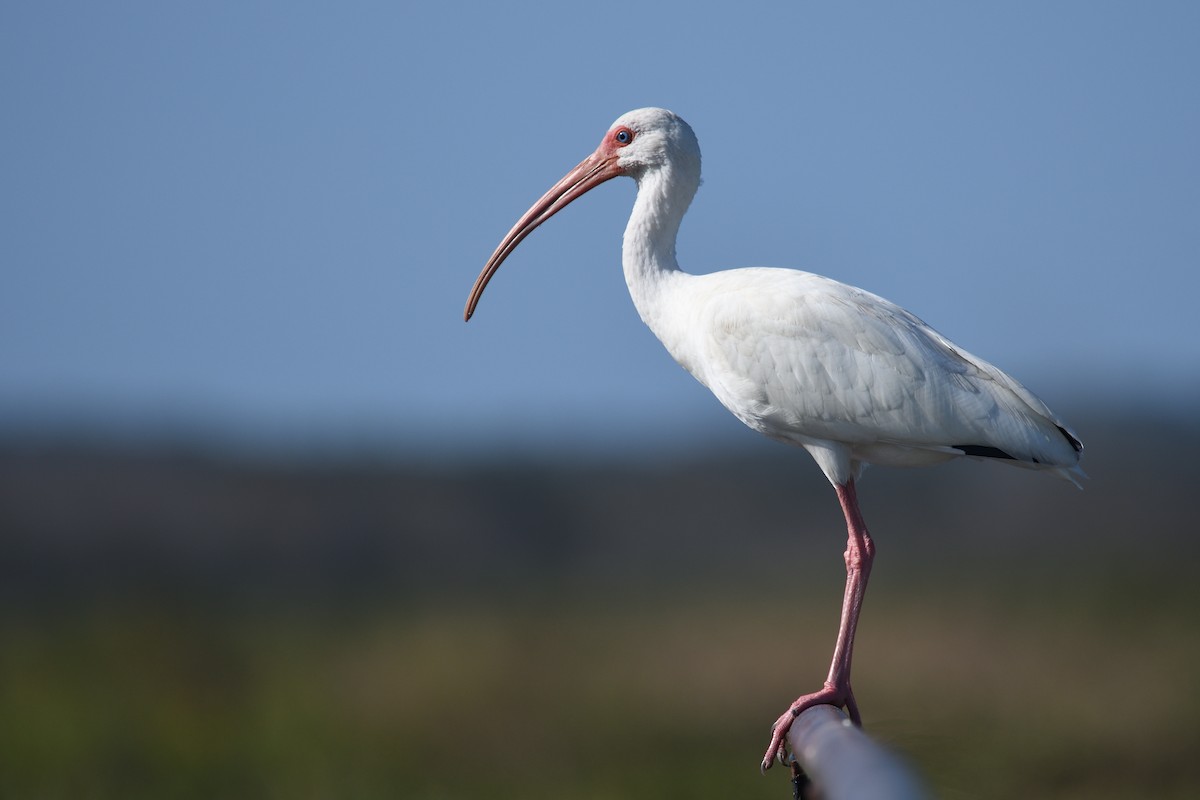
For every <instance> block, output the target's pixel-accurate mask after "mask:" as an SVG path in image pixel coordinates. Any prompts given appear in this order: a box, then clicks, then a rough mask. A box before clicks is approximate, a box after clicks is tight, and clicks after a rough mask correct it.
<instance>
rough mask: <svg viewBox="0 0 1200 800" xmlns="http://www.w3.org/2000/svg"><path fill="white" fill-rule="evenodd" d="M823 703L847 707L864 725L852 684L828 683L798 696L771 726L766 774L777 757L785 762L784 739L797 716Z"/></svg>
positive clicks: (765, 763) (857, 722)
mask: <svg viewBox="0 0 1200 800" xmlns="http://www.w3.org/2000/svg"><path fill="white" fill-rule="evenodd" d="M822 705H828V706H836V707H838V708H844V709H846V713H847V714H848V715H849V717H850V721H851V722H853V723H854V724H855V725H858V726H860V727H861V726H862V718H861V717H859V714H858V704H857V703H855V702H854V692H852V691H851V690H850V685H849V684H846V685H844V686H837V685H834V684H830V683H826V684H825V686H824V688H822V689H821V690H820V691H818V692H813V693H812V694H806V695H802V696H801V697H798V698H796V702H794V703H792V705H791V706H790V707H789V708H788V710H787V711H785V712H783V716H781V717H780V718H779V719H777V720H775V724H774V725H773V726H772V727H771V744H770V745H769V746H768V747H767V752H766V755H764V756H763V760H762V766H761V769H762V771H763V773H764V774H765V773H766V771H767V770H769V769H770V768H771V765H772V764H773V763H774V762H775V760H776V759H778V760H779V763H780V764H783V763H785V760H784V758H785V755H784V754H785V752H786V748H785V747H784V740H785V738H786V737H787V733H788V731H789V730H790V729H791V727H792V723H793V722H795V721H796V717H798V716H800V715H801V714H803V713H804V712H805V711H806V710H808V709H810V708H812V707H813V706H822Z"/></svg>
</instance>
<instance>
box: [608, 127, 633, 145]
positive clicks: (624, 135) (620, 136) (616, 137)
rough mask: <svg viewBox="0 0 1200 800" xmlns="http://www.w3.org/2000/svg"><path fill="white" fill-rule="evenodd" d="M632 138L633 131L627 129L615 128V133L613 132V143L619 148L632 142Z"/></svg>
mask: <svg viewBox="0 0 1200 800" xmlns="http://www.w3.org/2000/svg"><path fill="white" fill-rule="evenodd" d="M633 136H634V134H633V131H632V130H630V129H629V128H617V129H616V130H615V131H613V141H614V142H616V143H617V144H619V145H620V146H621V147H624V146H625V145H627V144H629V143H630V142H632V141H633Z"/></svg>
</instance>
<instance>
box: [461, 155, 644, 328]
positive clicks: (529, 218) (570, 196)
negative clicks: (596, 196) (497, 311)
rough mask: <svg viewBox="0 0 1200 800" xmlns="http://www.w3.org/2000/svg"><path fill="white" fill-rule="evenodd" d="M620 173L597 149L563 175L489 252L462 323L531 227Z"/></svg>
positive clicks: (610, 158)
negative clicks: (497, 245)
mask: <svg viewBox="0 0 1200 800" xmlns="http://www.w3.org/2000/svg"><path fill="white" fill-rule="evenodd" d="M620 174H621V168H620V166H618V165H617V157H616V154H614V153H611V152H604V151H603V149H600V150H597V151H596V152H595V153H592V154H591V155H590V156H588V157H587V158H585V159H584V160H583V161H581V162H580V163H579V166H577V167H575V169H573V170H571V171H570V172H568V173H567V174H566V175H564V176H563V178H562V180H560V181H559V182H558V183H556V184H554V186H552V187H551V188H550V191H548V192H546V193H545V194H544V195H542V198H541V199H540V200H538V201H537V202H536V203H534V204H533V207H532V208H530V209H529V210H528V211H526V212H525V215H524V216H522V217H521V219H519V220H517V224H516V225H514V226H513V229H512V230H511V231H509V232H508V235H507V236H505V237H504V239H503V240H502V241H501V242H500V246H499V247H497V248H496V252H494V253H492V257H491V258H489V259H488V261H487V263H486V264H484V266H483V272H480V273H479V277H478V278H476V279H475V285H474V286H472V287H471V296H470V297H468V298H467V307H466V310H464V311H463V321H464V322H466V321H467V320H470V319H471V316H472V315H473V314H474V313H475V306H476V305H478V304H479V298H480V297H482V296H483V290H484V289H485V288H486V287H487V285H488V281H490V280H491V279H492V276H493V275H495V274H496V270H498V269H500V265H501V264H503V263H504V259H506V258H508V255H509V253H511V252H512V251H513V250H516V249H517V245H519V244H520V243H521V241H522V240H523V239H524V238H525V237H526V236H528V235H529V234H530V233H532V232H533V229H534V228H536V227H537V226H538V225H541V224H542V223H543V222H545V221H546V220H548V219H550V218H551V217H552V216H554V215H555V214H557V213H558V212H559V211H562V210H563V209H564V208H566V207H567V206H568V205H570V203H571V202H572V201H573V200H575V199H576V198H578V197H580V196H581V195H583V194H584V193H586V192H588V191H590V190H592V189H595V188H596V187H597V186H599V185H600V184H602V183H604V182H605V181H607V180H611V179H612V178H615V177H617V176H618V175H620Z"/></svg>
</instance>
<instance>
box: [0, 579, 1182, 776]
mask: <svg viewBox="0 0 1200 800" xmlns="http://www.w3.org/2000/svg"><path fill="white" fill-rule="evenodd" d="M1150 585H1151V586H1159V588H1160V591H1159V592H1158V593H1157V594H1154V593H1149V594H1148V593H1146V591H1145V589H1146V584H1145V583H1136V582H1135V583H1132V584H1128V585H1123V586H1121V585H1105V586H1091V587H1080V586H1070V585H1067V586H1063V587H1058V588H1057V589H1056V591H1055V592H1050V593H1046V594H1041V595H1031V594H1029V593H1023V594H1022V595H1021V596H1019V597H1014V596H1003V595H991V594H984V593H981V592H972V591H971V590H970V588H969V587H957V588H960V589H962V591H953V589H954V588H956V587H953V586H945V587H942V586H938V587H931V586H930V585H929V584H928V583H924V582H923V583H921V584H914V583H907V582H905V581H896V580H893V581H889V582H888V585H887V586H886V587H884V589H883V590H882V591H879V592H877V593H876V594H875V596H872V597H871V598H870V600H869V606H868V614H867V616H866V617H865V618H864V622H863V627H862V631H861V644H860V649H859V651H858V653H857V661H856V663H857V666H856V673H855V678H856V693H857V695H858V697H859V699H860V702H861V704H862V706H863V708H864V714H865V718H866V720H867V724H868V728H869V730H870V731H871V733H873V734H874V735H875V736H876V737H878V738H879V739H881V740H882V741H884V742H885V743H887V744H888V745H889V746H891V747H893V748H894V749H896V750H897V751H899V752H901V753H902V754H904V755H905V756H906V757H908V758H909V759H911V761H912V762H913V763H914V764H915V765H917V766H918V768H919V769H920V770H921V771H922V772H923V773H924V774H925V776H926V777H927V778H928V780H929V781H930V782H931V784H932V785H933V786H935V787H936V788H937V789H938V791H939V793H940V794H941V796H944V797H964V796H971V797H996V798H1000V797H1012V796H1020V797H1080V798H1082V797H1092V798H1095V797H1113V798H1116V797H1128V796H1131V795H1133V796H1147V797H1149V796H1153V797H1180V798H1182V797H1186V796H1191V792H1192V790H1194V788H1195V783H1194V775H1193V774H1192V769H1191V764H1190V758H1191V756H1192V755H1193V754H1194V753H1195V752H1198V749H1197V748H1198V747H1200V732H1198V731H1200V728H1198V726H1197V722H1198V721H1200V692H1198V691H1197V689H1196V686H1197V681H1196V664H1197V663H1200V636H1198V635H1197V629H1196V626H1195V625H1194V620H1193V619H1191V617H1192V615H1194V613H1195V609H1196V608H1198V607H1200V597H1198V596H1197V595H1198V594H1200V592H1197V590H1196V589H1195V588H1189V589H1186V590H1184V589H1181V588H1180V587H1178V586H1177V587H1176V588H1175V589H1173V590H1170V591H1165V590H1163V587H1162V586H1161V584H1154V583H1151V584H1150ZM821 588H823V589H824V588H828V587H821ZM821 594H822V596H819V597H818V596H815V595H814V596H812V597H806V596H804V593H800V594H799V595H796V594H793V596H792V598H791V602H790V603H787V604H786V605H785V604H781V601H780V598H778V597H773V596H769V595H767V594H764V593H761V592H760V593H759V594H758V598H757V599H756V600H754V599H749V598H753V597H754V595H753V594H750V593H748V592H737V593H729V592H721V591H713V592H710V591H705V592H702V593H696V592H695V591H692V592H688V593H686V594H684V595H674V594H672V595H666V596H664V595H663V594H656V593H653V592H648V593H646V594H643V595H641V596H631V595H626V596H623V597H620V598H619V599H617V600H616V601H612V602H610V601H609V600H604V599H601V598H600V597H599V596H597V595H595V594H591V595H578V594H574V593H567V595H566V596H564V595H562V594H556V595H555V596H546V597H542V598H539V599H536V600H534V599H530V598H525V599H522V600H520V601H516V600H512V599H509V600H507V601H504V600H501V601H497V600H496V599H495V598H489V597H486V596H477V597H466V598H464V597H457V598H446V599H445V602H439V603H436V604H433V605H431V606H427V607H420V606H417V605H413V604H411V603H396V602H383V601H381V602H372V603H369V604H351V605H350V606H340V607H337V608H328V607H321V606H313V607H308V608H304V609H299V608H288V609H282V608H276V609H274V610H271V609H268V608H257V609H253V610H250V611H248V612H244V613H243V612H233V611H230V610H215V609H213V608H211V607H206V608H199V609H188V608H186V607H182V608H181V607H171V606H166V605H161V604H153V603H133V604H131V603H130V602H129V601H128V600H116V601H105V602H100V603H98V604H96V605H92V606H90V607H89V608H88V609H86V610H85V611H82V612H80V611H79V610H73V611H72V612H71V613H69V614H68V613H62V612H61V611H60V612H58V613H53V612H42V613H40V614H35V615H25V614H20V613H14V611H13V610H11V609H10V610H8V612H7V613H6V614H5V618H4V620H3V628H2V634H3V641H4V648H3V652H2V654H0V687H2V689H0V793H2V794H3V795H4V796H6V797H117V796H121V797H217V796H219V797H333V796H337V797H383V796H389V797H397V796H399V797H411V798H456V797H475V796H489V797H514V798H515V797H564V798H617V797H661V796H688V797H714V798H715V797H730V796H738V797H764V798H766V797H781V796H786V791H787V787H786V786H784V785H782V784H783V783H786V782H785V781H783V778H782V777H781V776H780V775H768V776H767V777H766V778H762V777H760V776H759V775H758V774H757V771H756V758H757V756H758V754H759V751H760V750H761V748H762V747H764V746H765V742H766V738H765V737H766V733H767V726H768V725H769V723H770V721H771V720H772V719H774V717H775V716H776V715H777V714H778V713H779V711H780V710H782V707H783V706H784V705H786V703H787V702H789V701H790V699H791V698H792V697H793V696H794V695H795V694H797V693H799V692H800V691H802V690H807V689H808V688H810V687H812V686H815V685H817V684H818V683H819V681H820V680H821V678H822V677H823V675H824V668H825V665H826V664H825V662H826V660H827V658H828V645H829V640H830V639H831V636H832V628H833V625H834V623H835V616H834V612H835V611H836V609H835V608H832V605H833V602H834V601H835V600H836V593H835V596H834V597H832V598H831V597H830V596H828V594H829V593H828V592H823V593H821ZM1081 595H1087V597H1083V596H1081ZM1064 600H1067V602H1063V601H1064ZM1093 600H1094V601H1096V602H1099V603H1101V604H1102V605H1106V606H1108V607H1109V608H1110V609H1111V610H1114V611H1115V613H1105V614H1097V613H1095V610H1094V609H1095V606H1094V605H1093V603H1092V602H1091V601H1093Z"/></svg>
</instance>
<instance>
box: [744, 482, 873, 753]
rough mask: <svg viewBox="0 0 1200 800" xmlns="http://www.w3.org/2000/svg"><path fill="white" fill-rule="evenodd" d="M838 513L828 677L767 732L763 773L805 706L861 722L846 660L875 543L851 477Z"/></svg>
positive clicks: (839, 493) (839, 489)
mask: <svg viewBox="0 0 1200 800" xmlns="http://www.w3.org/2000/svg"><path fill="white" fill-rule="evenodd" d="M834 488H835V489H836V490H837V496H838V501H839V502H840V503H841V504H842V513H843V514H845V515H846V533H847V540H846V593H845V595H844V596H843V598H842V620H841V624H840V625H839V626H838V637H837V644H836V645H835V646H834V649H833V663H832V664H830V666H829V677H828V678H826V679H825V686H824V687H823V688H822V689H821V690H820V691H817V692H813V693H812V694H806V695H802V696H801V697H798V698H796V702H794V703H792V705H791V707H790V708H788V710H787V711H785V712H784V714H783V716H781V717H780V718H779V719H778V720H777V721H776V722H775V726H774V728H773V729H772V731H771V745H770V746H769V747H768V748H767V753H766V755H765V756H764V757H763V762H762V769H763V771H764V772H766V771H767V770H768V769H770V767H771V763H772V762H773V761H774V760H775V759H776V758H778V757H779V756H780V755H781V754H782V752H783V739H784V737H785V736H787V732H788V729H789V728H791V727H792V722H793V721H794V720H795V719H796V717H798V716H800V714H801V713H802V712H803V711H804V710H805V709H807V708H811V707H812V706H815V705H823V704H827V705H833V706H838V707H839V708H845V709H846V713H847V714H848V715H849V716H850V719H851V721H852V722H854V724H855V725H861V724H862V719H861V718H860V717H859V714H858V704H857V703H856V702H855V701H854V692H853V691H852V690H851V689H850V660H851V658H852V657H853V655H854V630H855V628H857V627H858V614H859V612H860V611H861V610H862V603H863V595H864V594H866V591H867V578H868V577H870V574H871V562H872V561H873V560H874V558H875V543H874V542H872V541H871V535H870V534H869V533H868V532H867V524H866V523H865V522H863V518H862V513H861V512H860V511H859V510H858V495H857V493H856V492H855V489H854V480H853V479H851V480H850V481H848V482H847V483H846V484H845V485H841V486H835V487H834Z"/></svg>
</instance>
